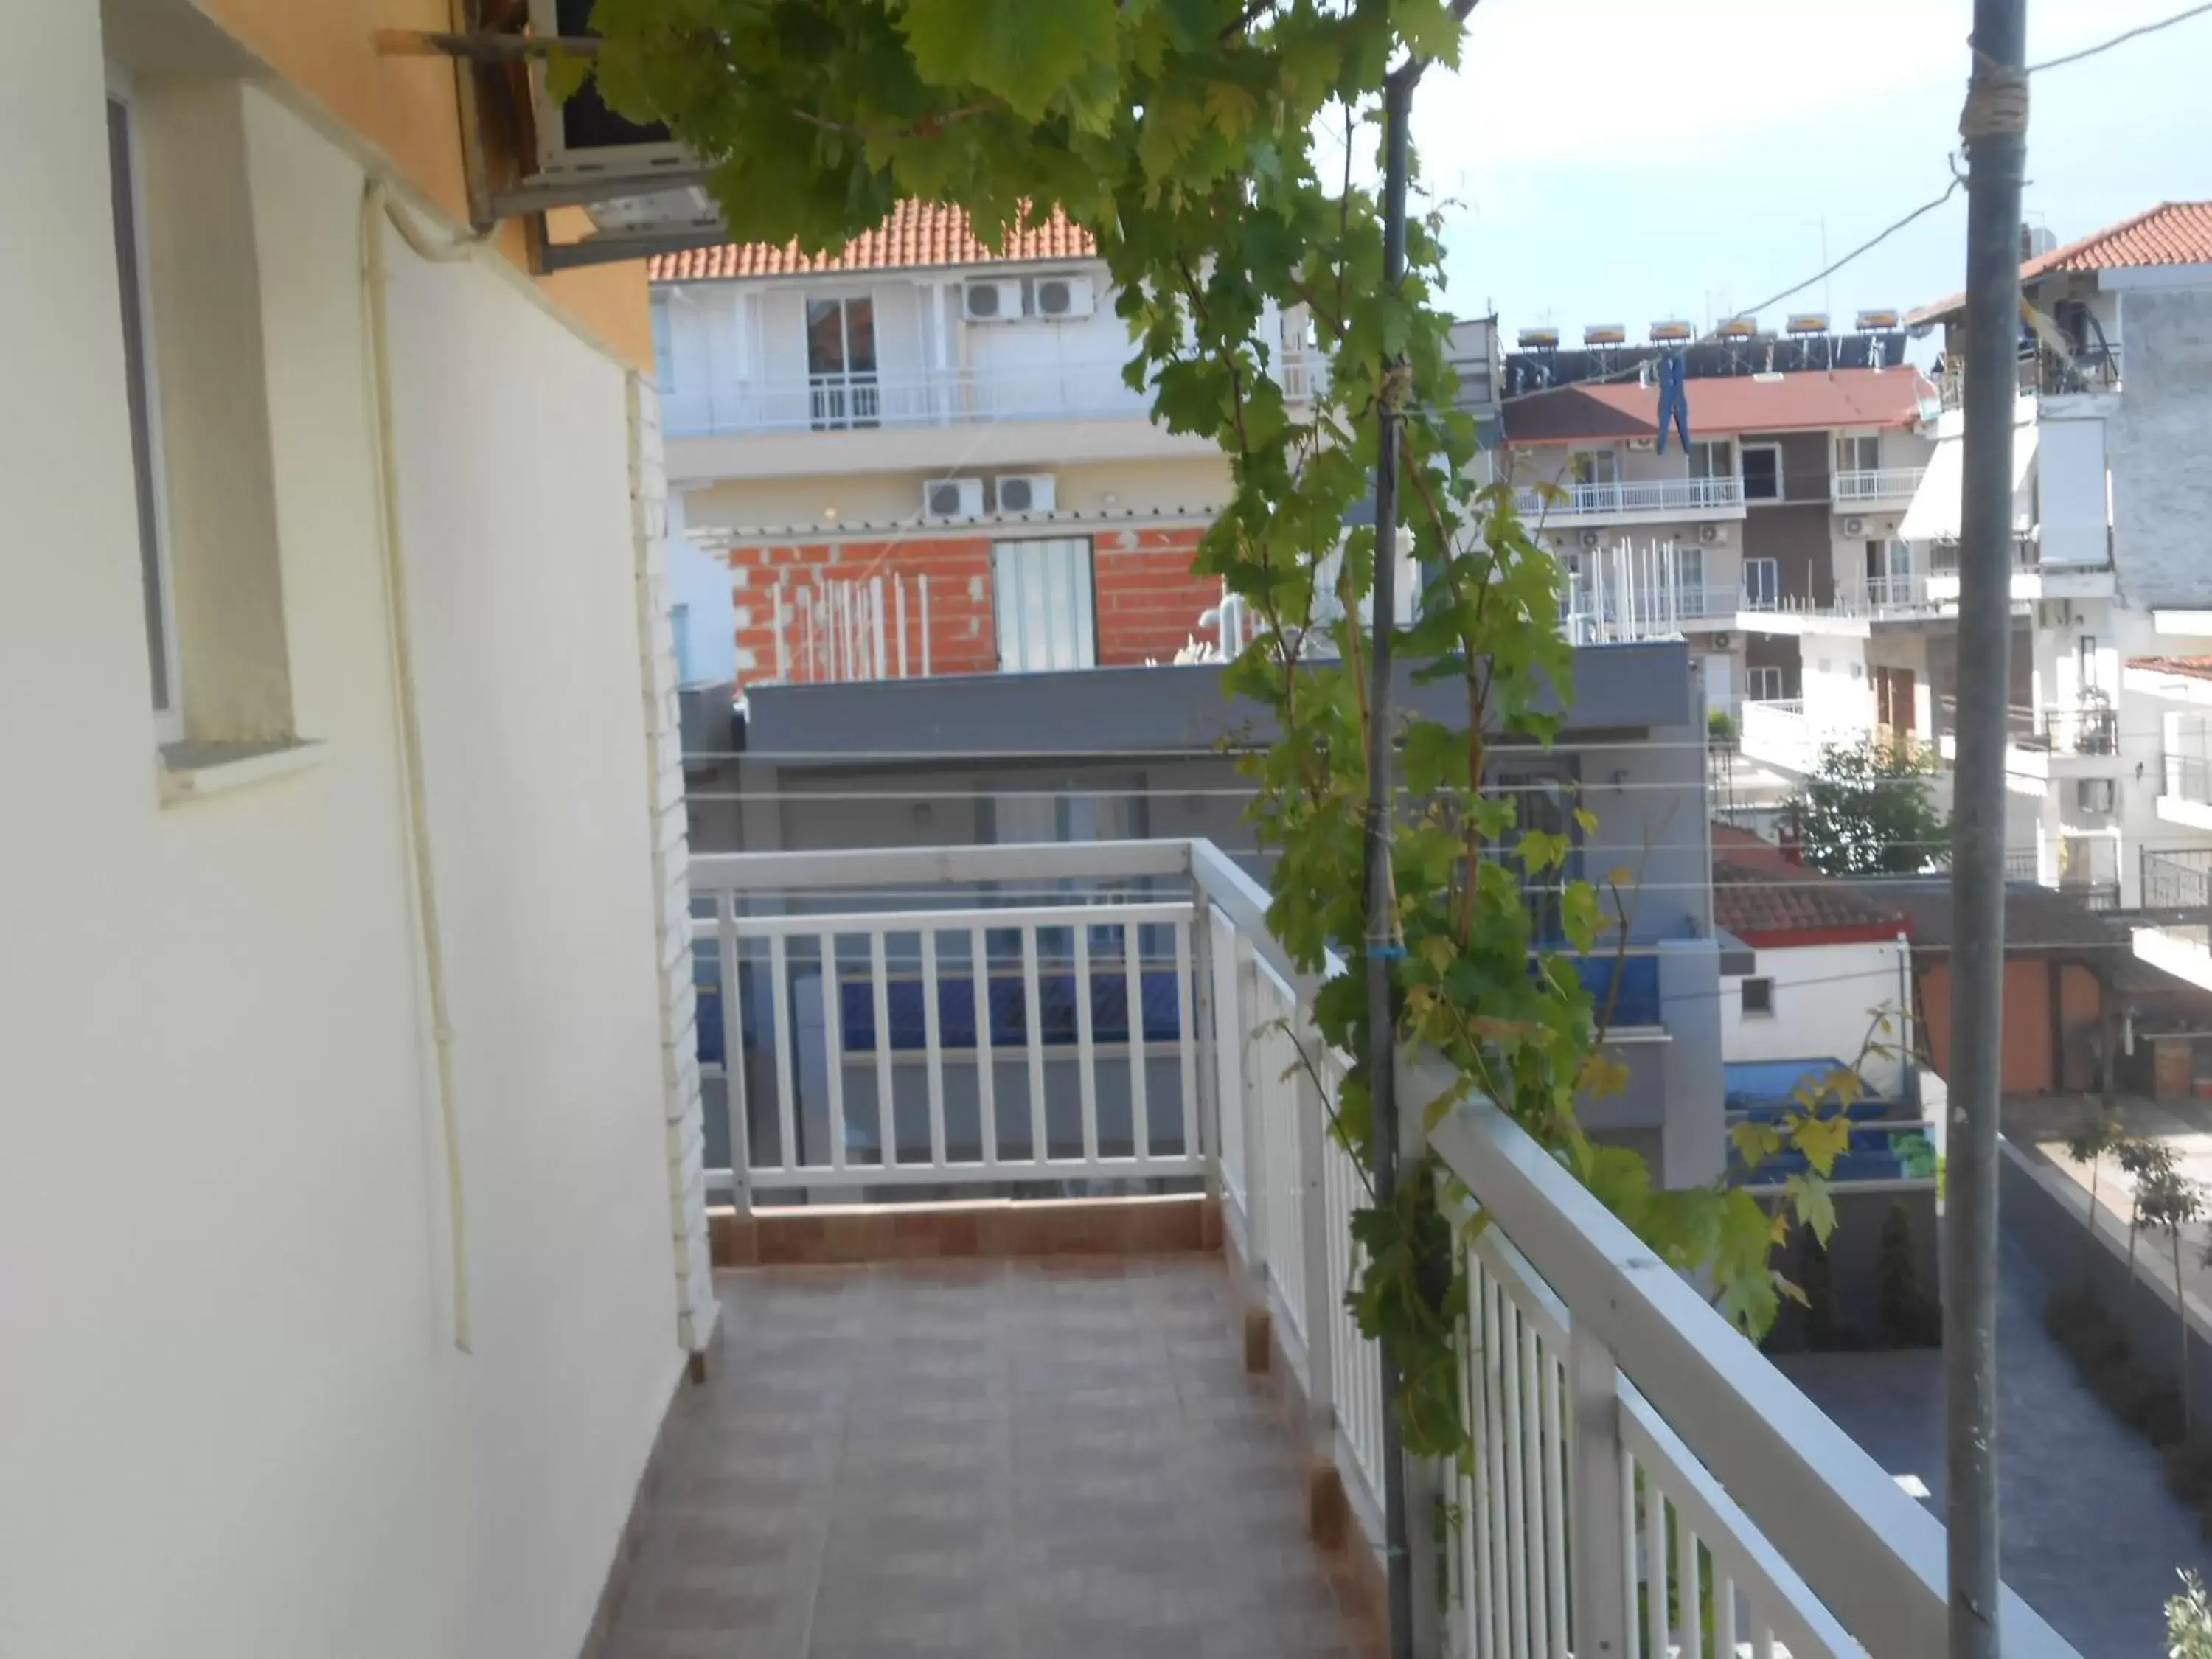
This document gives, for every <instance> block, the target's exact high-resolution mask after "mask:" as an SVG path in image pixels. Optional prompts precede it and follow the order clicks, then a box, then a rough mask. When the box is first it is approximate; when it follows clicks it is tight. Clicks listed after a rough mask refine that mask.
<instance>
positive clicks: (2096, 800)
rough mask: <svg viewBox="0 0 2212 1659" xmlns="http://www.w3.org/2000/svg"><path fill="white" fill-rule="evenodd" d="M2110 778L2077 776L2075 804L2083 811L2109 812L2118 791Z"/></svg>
mask: <svg viewBox="0 0 2212 1659" xmlns="http://www.w3.org/2000/svg"><path fill="white" fill-rule="evenodd" d="M2115 793H2117V792H2116V789H2115V787H2114V785H2113V782H2112V779H2110V778H2076V779H2075V780H2074V805H2075V810H2077V811H2083V812H2109V811H2112V805H2113V796H2114V794H2115Z"/></svg>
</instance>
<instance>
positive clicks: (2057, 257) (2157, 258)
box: [1905, 202, 2212, 324]
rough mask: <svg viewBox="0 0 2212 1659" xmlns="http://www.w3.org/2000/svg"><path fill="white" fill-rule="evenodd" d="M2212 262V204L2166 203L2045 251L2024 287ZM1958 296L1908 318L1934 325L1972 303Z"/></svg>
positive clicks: (2026, 269) (2028, 270)
mask: <svg viewBox="0 0 2212 1659" xmlns="http://www.w3.org/2000/svg"><path fill="white" fill-rule="evenodd" d="M2207 264H2212V202H2160V204H2158V205H2157V206H2156V207H2154V208H2146V209H2144V210H2143V211H2142V212H2141V213H2138V214H2136V215H2135V216H2133V217H2132V218H2127V219H2123V220H2121V221H2120V222H2119V223H2118V224H2116V225H2107V226H2106V227H2105V228H2104V229H2102V230H2099V231H2093V232H2091V233H2090V234H2088V235H2087V236H2084V237H2082V238H2081V240H2078V241H2072V242H2068V243H2067V244H2065V246H2063V247H2055V248H2052V249H2051V251H2050V252H2047V253H2039V254H2037V255H2036V256H2035V258H2033V259H2030V260H2028V261H2027V263H2026V264H2022V265H2021V268H2020V279H2021V282H2023V283H2029V282H2033V281H2034V280H2035V279H2036V278H2037V277H2039V276H2049V275H2050V274H2051V272H2052V271H2054V270H2136V269H2140V268H2141V267H2143V266H2146V265H2207ZM1965 303H1966V295H1963V294H1954V295H1951V296H1950V298H1948V299H1947V300H1938V301H1936V303H1935V304H1934V305H1932V306H1923V307H1921V308H1920V309H1919V310H1917V311H1916V312H1914V313H1911V315H1910V316H1908V317H1907V318H1906V319H1905V321H1906V322H1907V323H1915V324H1917V323H1930V322H1935V321H1937V320H1938V319H1942V318H1944V317H1947V316H1948V315H1949V314H1950V313H1953V312H1954V311H1956V310H1957V309H1958V308H1959V307H1960V306H1961V305H1963V304H1965Z"/></svg>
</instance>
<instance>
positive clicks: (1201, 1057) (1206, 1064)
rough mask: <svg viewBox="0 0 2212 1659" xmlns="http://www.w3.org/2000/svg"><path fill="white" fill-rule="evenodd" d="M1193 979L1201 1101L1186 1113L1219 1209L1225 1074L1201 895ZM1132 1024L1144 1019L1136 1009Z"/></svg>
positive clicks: (1193, 930)
mask: <svg viewBox="0 0 2212 1659" xmlns="http://www.w3.org/2000/svg"><path fill="white" fill-rule="evenodd" d="M1190 952H1191V956H1190V964H1191V965H1190V979H1191V993H1192V1000H1194V1002H1195V1003H1196V1004H1197V1005H1198V1006H1197V1008H1196V1010H1195V1011H1194V1014H1193V1018H1194V1019H1195V1020H1196V1022H1197V1024H1198V1098H1197V1099H1196V1100H1194V1101H1191V1102H1188V1103H1186V1106H1185V1109H1186V1110H1187V1111H1188V1112H1189V1114H1190V1115H1191V1117H1192V1118H1193V1119H1194V1120H1195V1125H1194V1127H1195V1128H1196V1131H1197V1135H1198V1145H1199V1150H1200V1153H1201V1154H1202V1155H1203V1157H1204V1158H1205V1159H1206V1197H1207V1199H1208V1200H1211V1201H1212V1203H1213V1205H1214V1206H1216V1207H1217V1208H1218V1207H1219V1206H1220V1203H1221V1123H1220V1117H1221V1098H1220V1096H1221V1073H1220V1070H1219V1067H1218V1062H1217V1061H1216V1060H1215V1058H1214V1051H1215V1047H1216V1044H1217V1043H1218V1042H1219V1035H1218V1032H1217V1031H1216V1030H1215V1029H1214V1025H1215V1022H1216V1020H1217V1018H1218V1011H1217V1010H1216V1009H1215V1007H1214V1006H1213V905H1212V902H1211V901H1210V900H1208V899H1207V898H1206V895H1205V894H1203V893H1200V895H1198V896H1197V897H1196V898H1195V899H1194V901H1193V902H1192V903H1191V907H1190ZM1129 1018H1130V1019H1131V1020H1132V1021H1135V1020H1139V1019H1142V1018H1144V1014H1143V1011H1142V1010H1140V1009H1133V1010H1132V1011H1131V1012H1130V1014H1129Z"/></svg>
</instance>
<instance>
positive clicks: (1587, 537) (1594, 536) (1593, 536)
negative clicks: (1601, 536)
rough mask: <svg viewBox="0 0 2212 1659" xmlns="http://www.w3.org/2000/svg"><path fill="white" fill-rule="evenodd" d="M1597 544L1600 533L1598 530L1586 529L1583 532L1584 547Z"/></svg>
mask: <svg viewBox="0 0 2212 1659" xmlns="http://www.w3.org/2000/svg"><path fill="white" fill-rule="evenodd" d="M1597 544H1598V533H1597V532H1596V531H1595V530H1585V531H1583V546H1584V547H1595V546H1596V545H1597Z"/></svg>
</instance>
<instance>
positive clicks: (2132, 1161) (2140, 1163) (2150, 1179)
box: [2112, 1135, 2173, 1290]
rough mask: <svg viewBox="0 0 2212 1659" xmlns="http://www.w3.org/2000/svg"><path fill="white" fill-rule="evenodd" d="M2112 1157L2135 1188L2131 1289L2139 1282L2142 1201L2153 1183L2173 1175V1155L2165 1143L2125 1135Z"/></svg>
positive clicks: (2131, 1223)
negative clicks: (2138, 1250)
mask: <svg viewBox="0 0 2212 1659" xmlns="http://www.w3.org/2000/svg"><path fill="white" fill-rule="evenodd" d="M2112 1157H2113V1158H2114V1159H2115V1160H2116V1161H2117V1162H2118V1164H2119V1166H2120V1173H2121V1174H2122V1175H2124V1176H2127V1178H2128V1180H2129V1182H2130V1183H2132V1186H2133V1188H2134V1190H2133V1193H2132V1194H2131V1196H2130V1201H2129V1205H2128V1286H2129V1288H2130V1290H2132V1289H2133V1288H2134V1286H2135V1282H2136V1238H2137V1237H2139V1236H2140V1235H2141V1233H2142V1225H2143V1200H2145V1199H2146V1198H2148V1196H2149V1194H2150V1189H2151V1187H2152V1185H2153V1183H2154V1182H2159V1181H2160V1180H2163V1179H2164V1178H2165V1177H2166V1176H2170V1175H2172V1173H2173V1153H2172V1150H2171V1149H2170V1148H2169V1147H2168V1146H2166V1143H2165V1142H2164V1141H2162V1140H2153V1139H2149V1138H2148V1137H2147V1136H2143V1135H2126V1136H2124V1137H2122V1139H2121V1140H2120V1142H2119V1144H2118V1146H2115V1147H2113V1148H2112Z"/></svg>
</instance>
